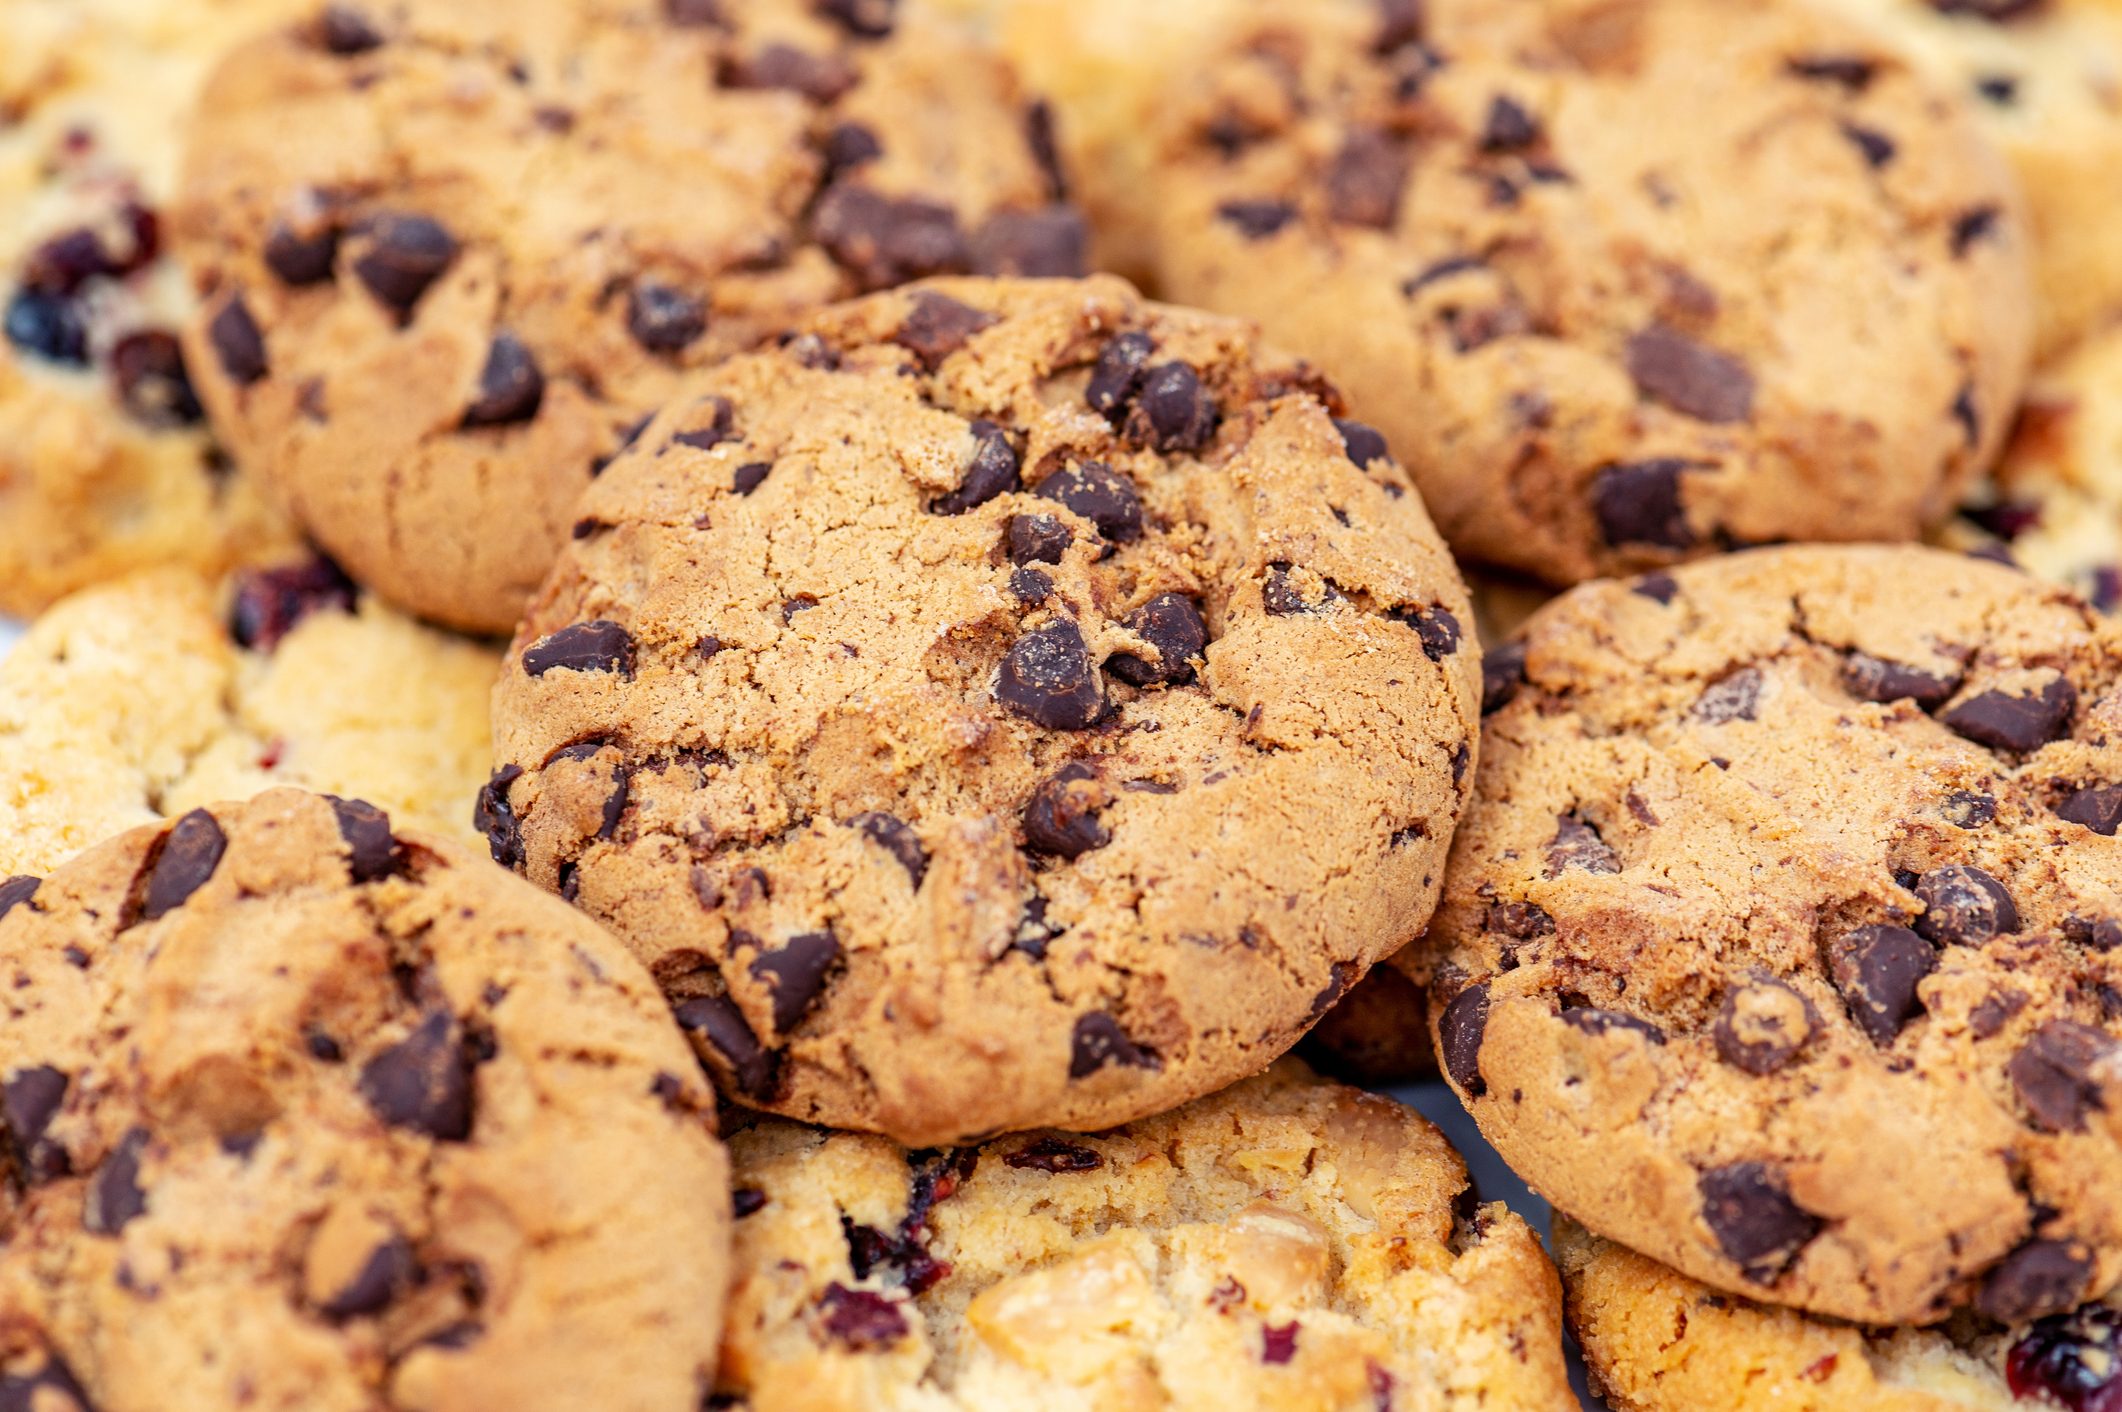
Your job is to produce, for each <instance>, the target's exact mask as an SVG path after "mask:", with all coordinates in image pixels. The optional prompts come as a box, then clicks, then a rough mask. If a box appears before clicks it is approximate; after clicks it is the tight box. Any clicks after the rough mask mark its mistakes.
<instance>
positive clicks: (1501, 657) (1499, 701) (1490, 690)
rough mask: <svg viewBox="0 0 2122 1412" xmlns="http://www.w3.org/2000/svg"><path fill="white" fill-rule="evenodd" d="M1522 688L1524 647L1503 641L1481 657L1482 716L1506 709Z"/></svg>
mask: <svg viewBox="0 0 2122 1412" xmlns="http://www.w3.org/2000/svg"><path fill="white" fill-rule="evenodd" d="M1524 685H1525V644H1524V643H1523V642H1522V641H1521V642H1506V643H1503V644H1502V645H1501V646H1498V647H1492V648H1490V649H1489V650H1488V651H1487V652H1485V653H1483V654H1482V657H1481V714H1482V715H1484V716H1487V715H1491V714H1493V713H1494V712H1497V711H1500V710H1502V709H1503V708H1504V707H1505V706H1508V705H1509V704H1510V703H1511V702H1512V701H1513V700H1514V699H1515V698H1516V697H1517V695H1518V689H1519V688H1520V687H1522V686H1524Z"/></svg>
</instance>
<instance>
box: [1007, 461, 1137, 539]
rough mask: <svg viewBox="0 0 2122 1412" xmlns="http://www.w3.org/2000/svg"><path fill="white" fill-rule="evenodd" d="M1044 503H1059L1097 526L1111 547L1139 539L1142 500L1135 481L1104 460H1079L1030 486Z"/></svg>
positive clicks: (1033, 492)
mask: <svg viewBox="0 0 2122 1412" xmlns="http://www.w3.org/2000/svg"><path fill="white" fill-rule="evenodd" d="M1032 494H1034V495H1036V496H1039V497H1040V498H1041V499H1044V500H1058V501H1059V502H1061V503H1062V504H1063V505H1066V506H1067V507H1068V508H1069V509H1071V510H1073V511H1075V512H1076V513H1077V514H1079V515H1081V516H1082V517H1083V518H1084V519H1086V520H1089V521H1090V522H1091V523H1092V524H1094V525H1096V526H1097V527H1098V533H1099V534H1100V535H1102V536H1104V537H1105V539H1106V540H1108V541H1109V542H1111V543H1113V544H1127V543H1130V542H1132V541H1134V540H1136V539H1140V538H1141V537H1142V498H1141V496H1140V495H1138V494H1137V493H1136V491H1135V485H1134V482H1133V481H1131V480H1129V479H1128V478H1127V477H1126V476H1123V475H1121V474H1120V473H1119V472H1117V471H1115V470H1114V469H1113V468H1112V467H1111V466H1108V465H1106V464H1105V463H1104V462H1103V461H1079V462H1077V463H1076V464H1075V465H1073V466H1064V467H1063V468H1061V469H1060V470H1058V471H1054V472H1052V473H1051V474H1049V475H1047V476H1045V477H1044V478H1042V479H1041V480H1040V482H1039V483H1038V484H1037V485H1035V486H1033V487H1032Z"/></svg>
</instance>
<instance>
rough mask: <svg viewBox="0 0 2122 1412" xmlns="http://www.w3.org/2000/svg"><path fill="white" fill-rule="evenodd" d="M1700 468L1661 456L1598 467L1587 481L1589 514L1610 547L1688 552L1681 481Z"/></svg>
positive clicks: (1690, 536)
mask: <svg viewBox="0 0 2122 1412" xmlns="http://www.w3.org/2000/svg"><path fill="white" fill-rule="evenodd" d="M1701 468H1702V463H1701V462H1699V461H1688V460H1682V459H1680V458H1678V457H1673V456H1661V457H1657V458H1655V459H1652V460H1648V461H1622V462H1616V463H1615V464H1613V465H1610V466H1602V467H1601V468H1600V469H1599V472H1598V474H1596V475H1595V476H1593V477H1592V492H1591V494H1592V513H1593V514H1594V515H1596V516H1597V517H1598V520H1599V533H1600V535H1601V536H1602V537H1603V538H1604V539H1605V540H1606V542H1607V543H1608V544H1610V545H1615V546H1617V547H1618V546H1620V545H1624V544H1649V545H1655V546H1657V547H1659V548H1662V549H1690V548H1693V547H1694V544H1695V532H1694V530H1693V529H1692V528H1690V527H1689V525H1688V523H1687V507H1686V506H1685V505H1684V504H1682V503H1681V499H1680V477H1681V476H1682V475H1683V474H1684V473H1685V472H1688V471H1691V470H1698V469H1701Z"/></svg>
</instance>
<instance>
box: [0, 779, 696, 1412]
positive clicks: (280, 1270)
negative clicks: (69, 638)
mask: <svg viewBox="0 0 2122 1412" xmlns="http://www.w3.org/2000/svg"><path fill="white" fill-rule="evenodd" d="M0 972H4V973H5V974H6V975H7V976H8V977H9V981H8V984H7V986H6V987H5V994H6V1002H5V1004H6V1009H5V1021H6V1022H5V1024H0V1173H4V1177H0V1405H5V1406H7V1407H9V1408H11V1409H12V1408H22V1409H26V1412H89V1409H100V1412H148V1409H153V1410H154V1412H193V1409H199V1412H206V1409H219V1408H237V1407H241V1408H250V1409H257V1412H296V1410H297V1409H299V1410H300V1412H342V1410H343V1412H370V1409H375V1408H385V1407H387V1408H423V1409H431V1412H452V1409H463V1412H484V1409H491V1408H498V1407H511V1408H556V1409H557V1408H581V1407H584V1406H594V1407H597V1408H600V1409H602V1408H614V1409H639V1412H693V1409H695V1408H697V1407H698V1406H699V1405H700V1403H701V1399H702V1396H703V1394H704V1393H705V1392H706V1390H707V1387H708V1384H709V1383H710V1382H711V1380H712V1379H713V1377H714V1368H715V1347H716V1342H717V1338H718V1336H719V1333H720V1328H721V1311H722V1303H723V1293H724V1287H725V1283H726V1281H727V1279H728V1276H729V1264H728V1239H729V1219H730V1214H729V1212H730V1208H729V1195H728V1192H729V1186H728V1182H729V1164H728V1159H727V1156H726V1154H725V1153H724V1151H723V1149H722V1146H721V1144H720V1143H719V1142H717V1141H716V1139H715V1127H714V1098H713V1093H712V1090H711V1089H710V1087H709V1085H708V1083H707V1082H706V1080H705V1079H704V1078H703V1077H702V1076H701V1074H700V1072H699V1070H698V1068H697V1066H696V1065H695V1064H694V1062H693V1059H692V1056H691V1055H690V1054H689V1053H687V1051H686V1045H685V1041H684V1039H683V1038H682V1037H681V1036H680V1035H679V1033H678V1032H677V1030H676V1028H675V1027H673V1026H672V1024H671V1023H670V1017H669V1012H668V1011H667V1010H666V1009H665V1007H664V1004H663V1001H662V999H661V997H660V996H659V995H658V994H657V993H656V988H655V983H654V982H653V981H652V980H650V978H649V977H648V975H647V973H646V972H644V971H643V970H642V969H641V967H640V965H639V964H638V963H637V962H635V961H634V959H633V958H632V957H630V956H628V955H627V954H626V951H625V948H623V947H622V946H620V945H619V944H618V943H617V942H616V941H614V940H612V939H611V938H610V937H609V936H607V935H605V934H604V933H603V932H602V931H600V930H599V929H598V928H597V927H595V926H593V925H592V924H591V923H590V922H588V921H587V920H585V919H584V918H582V917H581V916H579V915H578V914H576V913H574V912H572V911H570V910H569V909H568V908H566V907H564V906H562V905H560V904H559V903H557V902H555V901H554V900H552V899H551V898H549V897H546V896H544V895H543V894H541V893H539V892H537V891H536V890H535V889H533V888H530V887H527V886H525V885H524V884H522V883H521V882H518V881H517V880H516V879H514V878H510V877H508V876H506V875H505V874H503V873H501V872H500V871H498V870H497V869H495V868H494V867H493V866H492V865H491V864H490V863H488V862H487V861H486V860H485V859H483V858H479V857H476V856H474V855H473V854H472V853H470V852H469V851H466V850H462V849H459V848H458V847H457V846H456V845H454V844H446V843H443V842H441V841H439V840H437V839H433V838H429V837H426V836H422V835H418V834H407V835H398V836H393V834H392V832H391V821H390V819H389V818H388V817H387V816H386V815H385V814H383V813H382V812H381V811H380V810H378V809H376V808H375V807H374V806H372V805H368V804H364V803H360V802H358V801H349V800H342V799H336V798H332V797H330V796H318V795H312V794H305V793H302V792H300V791H297V790H275V791H273V792H271V793H269V794H265V795H261V796H260V797H258V798H257V799H255V800H253V801H251V802H250V803H248V804H240V805H227V804H225V805H218V806H216V807H215V808H214V809H212V810H211V811H209V810H205V809H197V810H193V811H192V812H191V813H189V814H186V815H185V816H184V817H183V818H181V819H179V820H177V821H176V822H175V823H173V824H161V825H156V826H151V827H149V828H143V829H136V830H134V831H132V832H130V833H127V834H124V835H121V836H120V837H118V838H116V839H113V840H110V841H109V842H106V843H103V844H100V845H98V846H97V847H96V848H94V849H92V850H90V851H89V852H88V853H85V854H83V855H82V856H81V857H79V858H77V859H75V860H74V861H72V862H70V863H68V864H66V865H65V866H63V867H61V868H60V869H59V870H58V871H57V872H55V873H53V874H52V875H51V876H50V877H47V878H45V879H44V880H43V881H42V882H41V883H39V884H37V885H36V886H35V887H34V889H31V890H25V889H22V888H19V887H14V886H9V887H7V888H5V889H4V890H0Z"/></svg>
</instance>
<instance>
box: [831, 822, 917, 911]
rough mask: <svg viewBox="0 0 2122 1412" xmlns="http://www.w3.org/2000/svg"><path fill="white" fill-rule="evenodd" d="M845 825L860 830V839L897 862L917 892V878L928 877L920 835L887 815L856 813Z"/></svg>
mask: <svg viewBox="0 0 2122 1412" xmlns="http://www.w3.org/2000/svg"><path fill="white" fill-rule="evenodd" d="M847 822H848V827H850V828H854V829H859V830H861V832H862V836H863V837H864V838H866V839H868V840H869V841H870V842H871V843H874V844H876V845H877V846H878V847H879V848H881V849H883V850H884V851H885V852H887V853H889V854H891V855H892V857H894V858H896V859H898V860H899V866H900V867H902V868H904V869H906V876H907V877H908V878H909V879H910V880H911V881H912V883H913V887H914V890H915V891H917V892H918V891H919V890H920V888H921V879H923V878H924V877H927V876H928V850H927V849H925V848H923V847H922V846H921V838H920V835H918V834H916V833H915V832H914V831H913V829H912V828H911V827H910V826H909V825H908V824H906V823H905V822H904V821H902V820H900V819H898V818H895V817H893V816H892V815H890V814H881V813H868V814H857V815H855V817H854V818H852V819H849V820H848V821H847Z"/></svg>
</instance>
